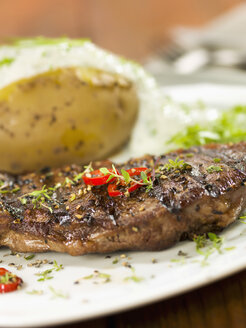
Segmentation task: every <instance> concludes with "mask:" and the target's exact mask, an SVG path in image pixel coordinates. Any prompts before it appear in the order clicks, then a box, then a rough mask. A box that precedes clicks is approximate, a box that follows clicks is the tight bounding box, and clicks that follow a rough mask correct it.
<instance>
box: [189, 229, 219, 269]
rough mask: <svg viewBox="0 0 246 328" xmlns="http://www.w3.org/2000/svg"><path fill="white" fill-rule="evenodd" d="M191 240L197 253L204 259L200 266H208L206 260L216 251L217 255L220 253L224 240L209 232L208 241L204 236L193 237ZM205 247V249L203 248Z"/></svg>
mask: <svg viewBox="0 0 246 328" xmlns="http://www.w3.org/2000/svg"><path fill="white" fill-rule="evenodd" d="M193 240H194V242H195V243H196V251H197V253H198V254H200V255H202V256H203V257H204V259H203V261H202V263H201V264H202V265H207V264H208V262H207V259H208V257H209V256H210V255H211V254H212V253H214V251H217V252H218V253H219V254H221V253H222V250H221V247H222V245H223V242H224V239H223V238H222V237H219V236H217V235H216V234H215V233H212V232H209V233H208V239H206V235H201V236H196V237H194V239H193ZM209 242H210V243H209ZM205 246H207V247H206V248H205ZM203 249H204V250H203Z"/></svg>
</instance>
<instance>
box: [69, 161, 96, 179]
mask: <svg viewBox="0 0 246 328" xmlns="http://www.w3.org/2000/svg"><path fill="white" fill-rule="evenodd" d="M84 169H85V170H84V171H83V172H81V173H79V174H77V175H76V176H75V177H74V178H73V180H74V181H75V182H78V181H79V180H80V179H81V178H82V177H83V176H84V175H85V174H86V173H89V172H91V171H93V168H92V163H90V164H89V165H86V166H84Z"/></svg>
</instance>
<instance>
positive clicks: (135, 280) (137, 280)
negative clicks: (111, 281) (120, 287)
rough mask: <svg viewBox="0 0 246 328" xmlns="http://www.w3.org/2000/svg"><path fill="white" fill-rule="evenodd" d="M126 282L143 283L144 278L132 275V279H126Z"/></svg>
mask: <svg viewBox="0 0 246 328" xmlns="http://www.w3.org/2000/svg"><path fill="white" fill-rule="evenodd" d="M124 280H125V281H129V280H132V281H133V282H141V281H143V280H144V278H142V277H138V276H135V275H132V276H130V277H126V278H125V279H124Z"/></svg>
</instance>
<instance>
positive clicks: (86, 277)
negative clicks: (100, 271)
mask: <svg viewBox="0 0 246 328" xmlns="http://www.w3.org/2000/svg"><path fill="white" fill-rule="evenodd" d="M93 277H94V275H93V274H90V275H89V276H85V277H83V279H92V278H93Z"/></svg>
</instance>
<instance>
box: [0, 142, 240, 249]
mask: <svg viewBox="0 0 246 328" xmlns="http://www.w3.org/2000/svg"><path fill="white" fill-rule="evenodd" d="M177 157H179V158H180V159H182V160H183V161H184V162H185V163H187V164H188V165H187V166H186V167H184V169H175V168H173V169H170V170H165V171H163V172H161V174H155V175H153V177H152V178H153V188H152V189H151V190H150V191H149V192H146V188H145V186H141V188H139V189H137V190H136V191H134V192H132V193H131V194H130V196H129V197H126V196H123V197H110V196H109V195H108V192H107V186H106V185H104V186H95V187H91V186H89V187H88V186H86V185H85V184H84V182H83V180H82V179H79V180H78V181H77V182H75V180H74V176H76V175H77V174H79V173H80V172H82V171H83V170H84V168H83V167H82V166H78V165H71V166H69V167H64V168H62V169H55V170H52V171H51V170H49V169H44V170H43V171H41V172H40V173H32V174H27V175H20V176H12V175H9V174H5V173H2V174H1V175H0V180H1V184H2V186H1V190H0V192H1V194H0V206H1V209H0V245H1V246H8V247H10V248H11V249H12V250H13V251H18V252H43V251H56V252H66V253H69V254H71V255H82V254H88V253H105V252H112V251H118V250H161V249H164V248H167V247H169V246H171V245H173V244H174V243H176V242H178V241H179V240H183V239H187V238H191V237H192V236H193V235H194V234H201V233H206V232H211V231H220V230H221V229H223V228H225V227H226V226H228V225H229V224H231V223H232V222H234V221H235V220H236V219H237V218H238V216H239V215H240V213H242V211H244V209H245V207H246V190H245V188H246V186H245V184H246V183H245V182H246V143H244V142H241V143H238V144H233V145H214V144H213V145H207V146H203V147H194V148H191V149H188V150H178V151H176V152H171V153H169V154H166V155H163V156H160V157H157V156H145V157H142V158H139V159H132V160H130V161H128V162H127V163H125V164H124V165H117V169H122V168H124V169H125V170H127V169H129V168H134V167H148V168H153V167H155V168H156V167H163V165H165V164H166V163H168V161H169V159H172V160H175V159H176V158H177ZM215 159H216V160H215ZM215 162H219V163H217V164H215ZM92 166H93V169H97V168H100V167H107V168H111V167H112V162H110V161H104V162H95V163H93V164H92ZM214 166H216V167H220V170H214V171H213V170H211V167H214ZM209 168H210V169H209ZM59 183H60V184H61V186H60V187H59V188H57V189H55V190H54V192H53V194H52V196H51V197H50V199H49V198H48V197H47V198H45V201H46V202H45V203H44V204H43V205H44V206H35V202H33V199H31V198H30V199H29V196H28V195H30V193H32V192H34V191H38V190H41V189H42V188H44V186H46V187H45V188H49V187H54V186H55V185H57V184H59ZM18 188H19V189H18ZM25 195H27V196H25ZM23 199H25V201H23ZM54 204H55V205H54ZM36 205H37V204H36ZM35 207H36V208H35Z"/></svg>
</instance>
